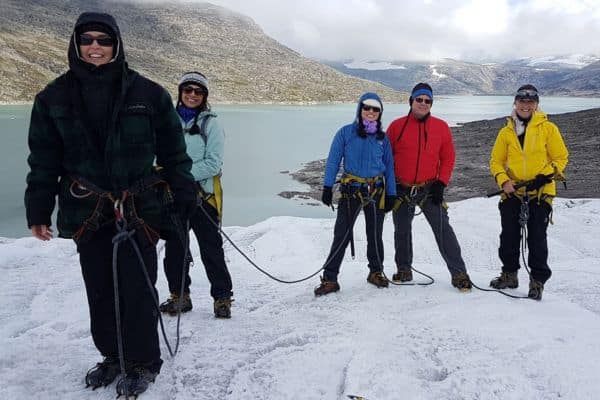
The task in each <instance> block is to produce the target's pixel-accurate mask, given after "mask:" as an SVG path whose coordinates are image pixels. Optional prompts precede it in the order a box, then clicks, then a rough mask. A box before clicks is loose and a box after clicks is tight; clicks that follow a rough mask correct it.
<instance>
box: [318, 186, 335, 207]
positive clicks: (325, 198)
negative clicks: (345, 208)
mask: <svg viewBox="0 0 600 400" xmlns="http://www.w3.org/2000/svg"><path fill="white" fill-rule="evenodd" d="M332 199H333V191H332V190H331V186H323V194H322V195H321V201H322V202H323V204H325V205H326V206H327V207H330V206H331V200H332Z"/></svg>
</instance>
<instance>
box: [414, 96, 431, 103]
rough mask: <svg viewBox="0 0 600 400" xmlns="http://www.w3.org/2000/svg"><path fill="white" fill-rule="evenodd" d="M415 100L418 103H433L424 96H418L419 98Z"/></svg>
mask: <svg viewBox="0 0 600 400" xmlns="http://www.w3.org/2000/svg"><path fill="white" fill-rule="evenodd" d="M415 101H416V102H417V103H425V104H431V103H432V101H431V99H424V98H422V97H417V98H416V99H415Z"/></svg>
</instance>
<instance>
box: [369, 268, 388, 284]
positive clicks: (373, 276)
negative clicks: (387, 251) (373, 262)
mask: <svg viewBox="0 0 600 400" xmlns="http://www.w3.org/2000/svg"><path fill="white" fill-rule="evenodd" d="M367 282H369V283H372V284H373V285H375V286H377V287H379V288H382V287H388V285H389V284H390V282H389V281H388V280H387V278H386V277H385V276H383V272H381V271H371V272H369V276H367Z"/></svg>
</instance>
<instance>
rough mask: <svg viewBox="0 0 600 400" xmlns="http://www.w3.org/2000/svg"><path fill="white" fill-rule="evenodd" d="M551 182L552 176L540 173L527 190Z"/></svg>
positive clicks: (536, 188) (535, 188)
mask: <svg viewBox="0 0 600 400" xmlns="http://www.w3.org/2000/svg"><path fill="white" fill-rule="evenodd" d="M550 182H552V178H548V177H547V176H546V175H542V174H538V175H536V176H535V179H534V180H533V182H531V183H530V184H529V185H527V190H538V189H539V188H541V187H542V186H544V185H547V184H548V183H550Z"/></svg>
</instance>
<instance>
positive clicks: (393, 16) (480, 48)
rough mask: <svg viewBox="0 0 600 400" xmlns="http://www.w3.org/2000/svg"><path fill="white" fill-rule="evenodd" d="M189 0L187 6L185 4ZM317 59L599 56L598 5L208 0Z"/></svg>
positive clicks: (564, 0)
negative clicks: (243, 17)
mask: <svg viewBox="0 0 600 400" xmlns="http://www.w3.org/2000/svg"><path fill="white" fill-rule="evenodd" d="M188 1H189V0H188ZM209 1H210V2H211V3H214V4H217V5H220V6H224V7H227V8H230V9H232V10H235V11H237V12H240V13H242V14H245V15H248V16H249V17H251V18H252V19H254V20H255V21H256V22H257V23H258V24H259V25H260V26H261V27H262V28H263V30H264V31H265V33H266V34H268V35H269V36H271V37H273V38H274V39H276V40H277V41H279V42H281V43H283V44H284V45H286V46H288V47H290V48H292V49H294V50H296V51H298V52H299V53H301V54H303V55H305V56H307V57H312V58H318V59H361V60H366V59H372V60H390V61H392V60H437V59H439V58H444V57H448V58H461V59H466V60H482V59H484V60H501V59H505V58H517V57H525V56H531V57H539V56H544V55H557V54H572V53H582V54H600V42H598V41H596V40H595V38H596V37H599V36H600V1H598V0H529V1H523V0H494V1H492V0H490V1H485V0H444V1H440V0H422V1H414V0H413V1H405V0H322V1H320V2H315V1H314V0H295V1H292V0H253V1H250V0H209Z"/></svg>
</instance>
